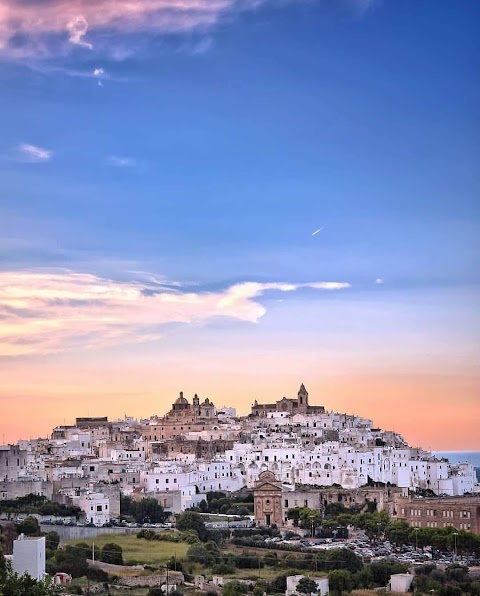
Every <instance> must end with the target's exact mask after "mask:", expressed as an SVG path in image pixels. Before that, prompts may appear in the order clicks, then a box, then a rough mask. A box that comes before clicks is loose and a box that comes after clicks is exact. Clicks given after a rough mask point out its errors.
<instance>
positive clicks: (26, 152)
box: [17, 143, 53, 163]
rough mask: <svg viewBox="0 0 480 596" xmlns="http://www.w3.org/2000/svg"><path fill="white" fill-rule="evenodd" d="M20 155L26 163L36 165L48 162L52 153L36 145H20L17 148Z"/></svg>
mask: <svg viewBox="0 0 480 596" xmlns="http://www.w3.org/2000/svg"><path fill="white" fill-rule="evenodd" d="M17 149H18V151H19V153H20V155H21V156H22V158H23V159H26V160H27V161H32V162H36V163H40V162H45V161H49V160H50V159H51V158H52V155H53V152H52V151H50V150H49V149H44V148H43V147H38V146H37V145H31V144H29V143H20V145H19V146H18V147H17Z"/></svg>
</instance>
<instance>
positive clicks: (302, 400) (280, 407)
mask: <svg viewBox="0 0 480 596" xmlns="http://www.w3.org/2000/svg"><path fill="white" fill-rule="evenodd" d="M272 412H277V413H278V412H283V413H285V414H288V415H289V416H293V415H294V414H323V413H324V412H325V408H324V407H323V406H310V405H309V404H308V391H307V390H306V389H305V385H304V384H303V383H302V384H301V386H300V389H299V391H298V393H297V398H296V399H294V398H288V397H282V399H279V400H278V401H277V402H275V403H274V404H259V403H258V402H257V400H255V402H254V403H253V406H252V416H255V417H266V416H267V414H270V413H272Z"/></svg>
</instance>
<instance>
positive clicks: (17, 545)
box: [12, 534, 45, 580]
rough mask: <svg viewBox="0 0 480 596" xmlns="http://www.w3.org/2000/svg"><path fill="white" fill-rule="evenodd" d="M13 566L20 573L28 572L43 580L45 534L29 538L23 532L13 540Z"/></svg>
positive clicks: (33, 576) (34, 577)
mask: <svg viewBox="0 0 480 596" xmlns="http://www.w3.org/2000/svg"><path fill="white" fill-rule="evenodd" d="M12 568H13V571H14V572H15V573H17V574H18V575H24V574H25V573H28V575H29V576H30V577H32V578H33V579H36V580H41V579H43V578H44V577H45V536H42V537H41V538H30V537H29V538H27V537H25V536H24V535H23V534H20V536H19V537H18V538H17V539H16V540H14V542H13V563H12Z"/></svg>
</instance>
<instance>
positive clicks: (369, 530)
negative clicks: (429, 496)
mask: <svg viewBox="0 0 480 596" xmlns="http://www.w3.org/2000/svg"><path fill="white" fill-rule="evenodd" d="M335 505H337V507H336V508H335V509H330V511H329V513H328V517H325V518H324V517H322V514H321V513H320V511H318V510H316V509H310V508H308V507H294V508H292V509H289V510H288V512H287V517H288V519H291V520H293V522H294V525H295V526H298V527H300V528H304V529H308V530H311V531H313V533H314V534H322V535H326V534H327V533H328V532H330V534H332V532H334V533H335V534H336V535H337V536H338V537H341V536H342V530H345V529H346V528H347V527H348V526H354V527H355V528H359V529H362V530H364V532H365V533H366V534H367V536H368V537H369V538H370V540H375V539H377V538H379V537H380V536H381V535H384V536H385V537H386V538H388V539H389V540H390V541H391V542H393V543H394V544H397V545H403V544H411V545H416V546H418V547H424V546H432V547H433V548H435V549H437V550H439V551H443V552H446V551H452V550H453V549H454V546H455V542H456V547H457V552H459V553H465V554H467V553H472V554H476V555H480V536H479V535H478V534H474V533H473V532H467V531H466V530H455V528H453V527H447V528H412V527H410V526H409V525H408V523H407V522H405V521H392V520H391V519H390V518H389V516H388V514H387V513H386V512H385V511H374V512H365V513H350V512H348V510H346V509H344V508H343V506H342V505H341V504H335ZM455 534H456V537H455Z"/></svg>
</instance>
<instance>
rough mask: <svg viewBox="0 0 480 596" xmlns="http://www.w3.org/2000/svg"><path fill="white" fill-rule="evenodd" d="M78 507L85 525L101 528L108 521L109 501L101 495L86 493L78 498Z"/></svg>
mask: <svg viewBox="0 0 480 596" xmlns="http://www.w3.org/2000/svg"><path fill="white" fill-rule="evenodd" d="M78 506H79V507H80V509H81V510H82V511H83V512H84V513H85V519H86V521H87V523H89V524H93V525H94V526H98V527H101V526H103V525H105V524H108V523H109V521H110V499H109V498H108V497H106V496H105V495H104V494H103V493H86V494H84V495H82V496H80V497H78Z"/></svg>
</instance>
